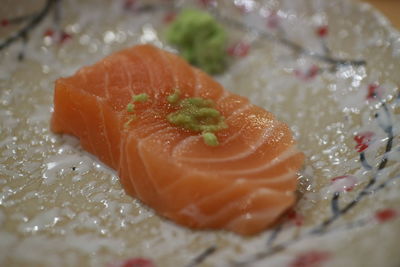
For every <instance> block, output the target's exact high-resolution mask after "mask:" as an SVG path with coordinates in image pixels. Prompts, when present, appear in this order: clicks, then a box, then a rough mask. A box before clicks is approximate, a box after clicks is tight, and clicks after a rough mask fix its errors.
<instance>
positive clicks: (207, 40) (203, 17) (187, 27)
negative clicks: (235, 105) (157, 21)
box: [166, 9, 227, 74]
mask: <svg viewBox="0 0 400 267" xmlns="http://www.w3.org/2000/svg"><path fill="white" fill-rule="evenodd" d="M166 39H167V41H168V42H169V43H170V44H172V45H174V46H176V47H177V48H178V49H179V50H180V53H181V55H182V56H183V57H184V58H185V59H186V60H187V61H188V62H190V63H191V64H193V65H195V66H197V67H199V68H201V69H203V70H204V71H206V72H208V73H210V74H218V73H221V72H223V71H224V69H225V67H226V57H227V55H226V43H227V34H226V32H225V30H224V28H223V27H222V26H221V25H220V24H218V22H217V21H216V20H215V19H214V18H213V17H212V16H211V15H210V14H208V13H206V12H204V11H200V10H195V9H185V10H183V11H182V12H181V13H180V14H179V15H178V17H177V18H176V19H175V21H174V22H173V23H172V24H171V25H170V27H169V28H168V29H167V32H166Z"/></svg>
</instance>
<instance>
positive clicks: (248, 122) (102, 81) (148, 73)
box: [51, 45, 304, 235]
mask: <svg viewBox="0 0 400 267" xmlns="http://www.w3.org/2000/svg"><path fill="white" fill-rule="evenodd" d="M176 89H179V90H180V92H181V98H187V97H202V98H207V99H211V100H213V101H214V102H215V108H216V109H217V110H219V111H220V112H221V114H222V115H223V116H224V117H225V122H226V124H227V125H228V128H226V129H223V130H220V131H218V132H216V133H215V134H216V136H217V138H218V140H219V143H220V144H219V145H218V146H209V145H206V144H205V143H204V141H203V139H202V136H201V134H199V133H196V132H192V131H190V130H185V129H183V128H180V127H178V126H176V125H173V124H171V123H170V122H169V121H168V120H167V119H166V117H167V115H168V114H170V113H171V112H174V111H176V107H175V106H174V105H171V104H170V103H168V101H167V96H169V95H170V94H172V93H173V92H174V90H176ZM142 93H146V94H148V96H149V98H148V101H146V102H144V103H140V104H138V105H136V107H135V114H136V119H135V120H133V121H132V122H130V123H129V125H128V126H127V121H128V120H129V113H128V112H127V108H126V107H127V105H128V103H129V102H130V101H131V99H132V95H137V94H142ZM51 128H52V130H53V131H54V132H56V133H66V134H71V135H74V136H76V137H78V138H79V139H80V142H81V145H82V147H83V148H84V149H86V150H87V151H89V152H90V153H92V154H94V155H96V156H97V157H98V158H99V159H100V160H101V161H102V162H104V163H105V164H107V165H109V166H110V167H112V168H114V169H115V170H117V171H118V175H119V177H120V180H121V183H122V185H123V186H124V188H125V190H126V192H127V193H128V194H130V195H132V196H133V197H135V198H138V199H140V200H141V201H142V202H144V203H145V204H147V205H148V206H150V207H151V208H153V209H154V210H156V211H157V212H158V214H160V215H162V216H164V217H166V218H169V219H171V220H172V221H174V222H176V223H178V224H181V225H185V226H188V227H191V228H197V229H227V230H230V231H233V232H235V233H238V234H243V235H252V234H256V233H258V232H260V231H262V230H264V229H266V228H267V227H268V226H270V225H271V224H273V223H274V221H276V220H277V218H278V217H279V216H280V215H281V214H282V213H283V212H284V211H285V210H287V209H288V208H289V207H290V206H291V205H292V204H293V203H294V201H295V194H294V191H295V190H296V186H297V178H298V176H297V172H298V170H299V168H301V165H302V164H303V159H304V156H303V154H302V153H300V152H299V151H298V150H297V148H296V145H295V141H294V140H293V137H292V134H291V132H290V130H289V128H288V127H287V125H286V124H284V123H282V122H280V121H278V120H277V119H276V118H275V117H274V115H272V114H271V113H270V112H268V111H266V110H264V109H262V108H260V107H257V106H255V105H252V104H251V103H249V101H248V100H247V99H246V98H244V97H241V96H239V95H236V94H232V93H230V92H228V91H226V90H224V89H223V88H222V86H221V85H220V84H219V83H217V82H216V81H214V80H213V79H212V78H211V77H209V76H208V75H207V74H205V73H204V72H202V71H201V70H199V69H197V68H193V67H191V66H190V65H189V64H188V63H186V62H185V61H184V60H183V59H181V58H179V57H178V56H177V55H174V54H172V53H169V52H166V51H163V50H160V49H158V48H156V47H154V46H151V45H138V46H135V47H132V48H128V49H126V50H123V51H120V52H117V53H115V54H113V55H111V56H108V57H106V58H105V59H103V60H102V61H100V62H98V63H96V64H94V65H93V66H89V67H84V68H82V69H81V70H79V71H78V72H77V73H76V74H75V75H73V76H71V77H67V78H60V79H58V80H57V81H56V86H55V95H54V113H53V117H52V121H51Z"/></svg>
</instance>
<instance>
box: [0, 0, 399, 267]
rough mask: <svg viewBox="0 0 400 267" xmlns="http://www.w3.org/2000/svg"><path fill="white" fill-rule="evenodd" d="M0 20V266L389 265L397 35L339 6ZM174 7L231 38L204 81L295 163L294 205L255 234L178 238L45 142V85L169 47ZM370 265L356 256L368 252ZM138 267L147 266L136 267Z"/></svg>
mask: <svg viewBox="0 0 400 267" xmlns="http://www.w3.org/2000/svg"><path fill="white" fill-rule="evenodd" d="M4 2H5V5H3V7H5V8H2V9H1V10H0V49H1V50H0V265H1V266H36V265H38V266H78V265H87V266H105V265H111V266H122V264H123V263H124V262H125V261H126V260H128V259H131V263H132V262H133V263H134V262H136V263H140V262H142V263H147V264H155V265H157V266H185V265H187V266H196V265H201V266H215V265H217V266H231V265H235V264H236V265H238V266H266V264H270V265H268V266H291V267H293V266H296V267H297V266H393V267H395V266H399V264H400V255H399V254H398V248H399V247H400V219H399V217H400V216H398V215H399V214H400V209H399V207H400V193H399V192H400V191H399V190H400V179H399V178H400V146H399V130H400V124H399V120H400V108H399V104H400V97H399V84H400V76H399V75H398V72H399V69H400V36H399V34H398V32H396V31H395V30H394V29H393V28H392V27H390V25H388V23H387V21H386V19H385V18H384V17H383V16H381V15H380V14H379V13H378V12H376V11H374V10H373V9H372V8H371V7H370V6H369V5H366V4H359V3H354V2H351V1H346V0H332V1H323V0H296V1H292V0H280V1H277V0H271V1H269V0H264V1H253V0H235V1H213V0H208V1H205V0H203V1H200V0H199V1H195V0H193V1H165V0H164V1H161V0H160V1H135V0H116V1H105V0H104V1H94V0H85V1H77V0H64V1H55V0H42V1H35V2H34V4H33V3H32V1H27V0H25V1H18V4H16V2H15V1H11V0H7V1H4ZM183 6H196V7H197V8H204V9H209V10H210V11H211V12H213V13H214V14H215V15H216V16H217V17H218V19H220V21H221V23H223V24H224V25H225V26H226V28H227V29H228V30H229V33H230V34H229V36H230V40H229V48H228V49H227V53H228V54H229V57H230V68H229V69H228V70H227V72H226V73H224V74H223V75H221V76H218V77H216V78H217V79H218V80H219V81H220V82H221V83H222V84H223V85H224V86H225V87H226V88H228V89H229V90H231V91H233V92H236V93H239V94H242V95H245V96H247V97H249V98H250V99H251V100H252V102H253V103H255V104H257V105H260V106H263V107H265V108H266V109H268V110H270V111H272V112H273V113H275V114H276V115H277V117H278V118H280V119H281V120H283V121H285V122H287V123H288V124H289V125H290V126H291V128H292V130H293V132H294V133H295V136H296V138H297V139H298V142H299V145H300V148H301V149H302V150H303V151H304V152H305V154H306V156H307V161H306V164H305V167H304V170H303V171H302V174H301V177H300V187H299V202H298V203H297V205H296V206H295V207H294V208H293V210H291V211H290V212H289V213H288V214H287V215H285V216H284V218H282V222H281V223H279V224H278V225H277V227H276V228H273V229H270V230H268V231H265V232H264V233H262V234H259V235H258V236H256V237H253V238H242V237H240V236H236V235H234V234H231V233H226V232H222V231H191V230H188V229H186V228H183V227H180V226H177V225H174V224H173V223H171V222H169V221H165V220H163V219H160V218H159V217H158V216H157V215H155V214H154V213H153V212H152V211H151V210H150V209H148V208H147V207H144V206H143V205H142V204H141V203H139V202H138V201H137V200H134V199H132V198H131V197H129V196H127V195H126V194H125V192H124V191H123V189H122V188H121V186H120V184H119V182H118V177H117V176H116V174H115V173H114V172H113V171H112V170H109V169H107V168H106V167H105V166H103V165H102V164H100V163H99V162H98V160H97V159H96V158H94V157H92V156H91V155H89V154H87V153H85V152H84V151H82V150H81V148H80V146H79V142H78V141H77V140H76V139H74V138H72V137H69V136H59V135H54V134H52V133H51V132H50V131H49V119H50V115H51V111H52V97H53V89H54V80H55V79H57V78H58V77H60V76H67V75H71V74H73V73H74V72H75V71H76V70H77V69H79V68H80V67H81V66H83V65H88V64H92V63H94V62H96V61H98V60H100V59H101V58H103V57H104V56H105V55H108V54H110V53H111V52H113V51H117V50H119V49H121V48H124V47H128V46H131V45H134V44H137V43H152V44H155V45H157V46H160V47H163V48H166V49H172V48H171V47H168V46H167V45H166V44H165V42H164V37H163V35H164V30H165V27H167V26H168V23H170V22H171V20H173V19H174V16H175V14H176V13H177V12H179V9H181V8H182V7H183ZM366 255H368V256H366ZM149 266H151V265H149Z"/></svg>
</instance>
